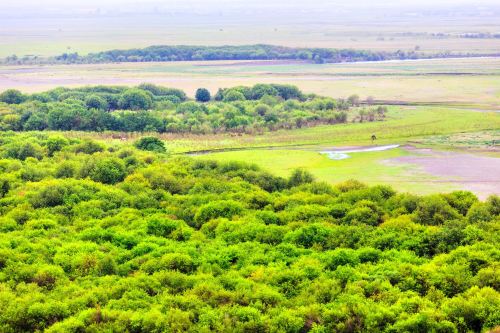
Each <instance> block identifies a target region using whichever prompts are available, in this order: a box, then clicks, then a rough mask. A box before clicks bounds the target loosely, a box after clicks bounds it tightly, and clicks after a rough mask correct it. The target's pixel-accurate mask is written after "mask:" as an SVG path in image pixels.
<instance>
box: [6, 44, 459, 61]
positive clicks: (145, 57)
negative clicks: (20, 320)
mask: <svg viewBox="0 0 500 333" xmlns="http://www.w3.org/2000/svg"><path fill="white" fill-rule="evenodd" d="M449 56H452V55H451V54H449V53H442V54H434V55H429V54H424V53H418V52H415V51H402V50H398V51H396V52H386V51H368V50H354V49H328V48H291V47H283V46H275V45H265V44H258V45H238V46H186V45H173V46H168V45H160V46H150V47H146V48H142V49H128V50H111V51H104V52H98V53H91V54H88V55H79V54H78V53H64V54H61V55H59V56H56V57H52V58H48V59H46V58H40V57H23V58H19V57H17V56H15V55H13V56H10V57H7V58H6V59H4V62H5V63H8V64H37V63H63V64H82V63H86V64H88V63H110V62H159V61H201V60H208V61H210V60H300V61H310V62H316V63H324V62H330V63H338V62H353V61H380V60H395V59H419V58H439V57H449Z"/></svg>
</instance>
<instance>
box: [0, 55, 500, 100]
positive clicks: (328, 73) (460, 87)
mask: <svg viewBox="0 0 500 333" xmlns="http://www.w3.org/2000/svg"><path fill="white" fill-rule="evenodd" d="M143 82H152V83H156V84H159V85H163V86H170V87H177V88H180V89H183V90H185V91H186V92H187V94H188V95H189V96H191V97H193V96H194V92H195V90H196V89H197V88H199V87H205V88H208V89H209V90H210V91H211V92H212V93H215V92H216V91H217V89H218V88H223V87H233V86H238V85H253V84H256V83H287V84H294V85H297V86H298V87H299V88H301V89H302V90H303V91H304V92H307V93H317V94H319V95H323V96H329V97H334V98H340V97H348V96H349V95H352V94H358V95H359V96H361V97H362V98H366V97H368V96H373V97H374V98H375V99H377V100H383V101H387V102H410V103H429V104H433V103H439V104H461V105H465V106H467V105H468V106H470V107H471V108H472V109H473V108H476V107H479V108H481V107H482V108H486V109H500V107H499V106H500V58H465V59H433V60H414V61H389V62H374V63H343V64H322V65H318V64H310V63H302V62H289V61H287V62H283V61H278V62H276V61H252V62H248V61H215V62H175V63H122V64H97V65H71V66H69V65H54V66H49V65H46V66H17V67H16V66H0V90H6V89H9V88H15V89H20V90H22V91H24V92H40V91H44V90H48V89H51V88H55V87H58V86H61V85H64V86H68V87H77V86H82V85H95V84H107V85H128V86H133V85H138V84H140V83H143ZM464 87H467V89H464Z"/></svg>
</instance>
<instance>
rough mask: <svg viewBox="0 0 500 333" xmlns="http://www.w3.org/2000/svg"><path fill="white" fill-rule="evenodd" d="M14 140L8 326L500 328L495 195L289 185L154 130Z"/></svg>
mask: <svg viewBox="0 0 500 333" xmlns="http://www.w3.org/2000/svg"><path fill="white" fill-rule="evenodd" d="M0 142H1V145H0V157H1V159H0V168H1V170H2V172H1V174H0V212H1V215H0V330H1V331H2V332H5V333H13V332H16V333H18V332H41V331H44V332H52V333H55V332H213V331H217V332H296V333H299V332H450V333H451V332H487V331H489V330H494V329H495V327H497V326H498V325H500V317H499V316H498V314H499V313H500V293H499V288H500V284H499V281H500V280H499V271H500V270H499V265H500V248H499V244H500V239H499V233H498V230H499V227H500V222H499V221H500V199H499V198H498V197H497V196H492V197H490V198H489V199H488V200H486V201H484V202H481V201H479V200H478V199H477V198H476V196H474V195H473V194H472V193H469V192H462V191H458V192H452V193H449V194H435V195H429V196H416V195H412V194H407V193H396V192H395V191H394V190H393V189H391V188H390V187H387V186H374V187H367V186H365V185H363V184H361V183H359V182H356V181H347V182H344V183H341V184H338V185H336V186H331V185H328V184H325V183H319V182H315V181H314V178H313V177H312V176H311V175H310V174H309V173H307V172H305V171H301V170H295V171H294V172H292V174H291V175H290V176H289V177H287V178H282V177H276V176H273V175H271V174H269V173H267V172H265V171H262V170H260V169H259V168H258V167H256V166H254V165H249V164H243V163H234V162H226V163H217V162H212V161H202V160H195V159H190V158H171V157H169V156H168V154H165V153H164V152H163V151H164V147H163V142H161V141H159V140H157V139H155V138H143V139H142V140H140V141H139V142H137V143H136V144H135V145H129V144H120V145H113V146H105V145H103V144H102V143H99V142H96V141H91V140H79V139H73V138H65V137H61V136H48V135H47V134H44V133H37V134H29V135H28V134H15V133H13V132H10V133H3V134H1V135H0ZM134 146H136V147H138V148H135V147H134ZM167 149H168V146H167ZM151 150H153V151H157V152H153V151H151Z"/></svg>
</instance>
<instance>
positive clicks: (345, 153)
mask: <svg viewBox="0 0 500 333" xmlns="http://www.w3.org/2000/svg"><path fill="white" fill-rule="evenodd" d="M398 147H399V145H387V146H376V147H364V148H363V147H360V148H354V149H350V148H346V149H339V150H325V151H321V152H320V154H323V155H326V156H327V157H328V158H329V159H331V160H345V159H346V158H349V157H351V156H350V155H349V154H352V153H367V152H373V151H384V150H389V149H395V148H398Z"/></svg>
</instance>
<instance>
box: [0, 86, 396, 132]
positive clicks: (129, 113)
mask: <svg viewBox="0 0 500 333" xmlns="http://www.w3.org/2000/svg"><path fill="white" fill-rule="evenodd" d="M2 102H3V104H2ZM353 106H359V98H358V97H357V96H355V95H353V96H351V97H350V98H349V99H347V100H343V99H332V98H326V97H320V96H316V95H306V94H304V93H302V92H301V91H300V90H299V89H298V88H296V87H295V86H291V85H279V84H257V85H254V86H253V87H235V88H229V89H219V91H218V92H217V94H215V96H214V97H213V99H212V98H211V95H210V92H209V91H208V90H206V89H203V88H200V89H198V91H197V94H196V101H193V100H188V98H187V97H186V94H185V93H184V92H183V91H181V90H179V89H171V88H164V87H159V86H155V85H152V84H141V85H139V86H138V87H136V88H127V87H117V86H94V87H83V88H75V89H69V88H57V89H53V90H50V91H47V92H44V93H36V94H32V95H24V94H22V93H21V92H19V91H17V90H7V91H5V92H3V93H1V94H0V129H1V130H13V131H43V130H56V131H71V130H77V131H104V130H111V131H122V132H144V131H148V132H160V133H197V134H208V133H221V132H238V133H243V132H245V133H256V132H263V131H269V130H278V129H293V128H302V127H310V126H315V125H319V124H336V123H345V122H347V121H348V118H349V117H350V118H352V119H353V120H354V121H358V122H364V121H375V120H382V119H383V118H384V116H385V112H386V108H385V107H382V106H379V107H377V108H369V109H360V110H359V111H357V112H349V110H350V108H352V107H353ZM349 114H350V116H349Z"/></svg>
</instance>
